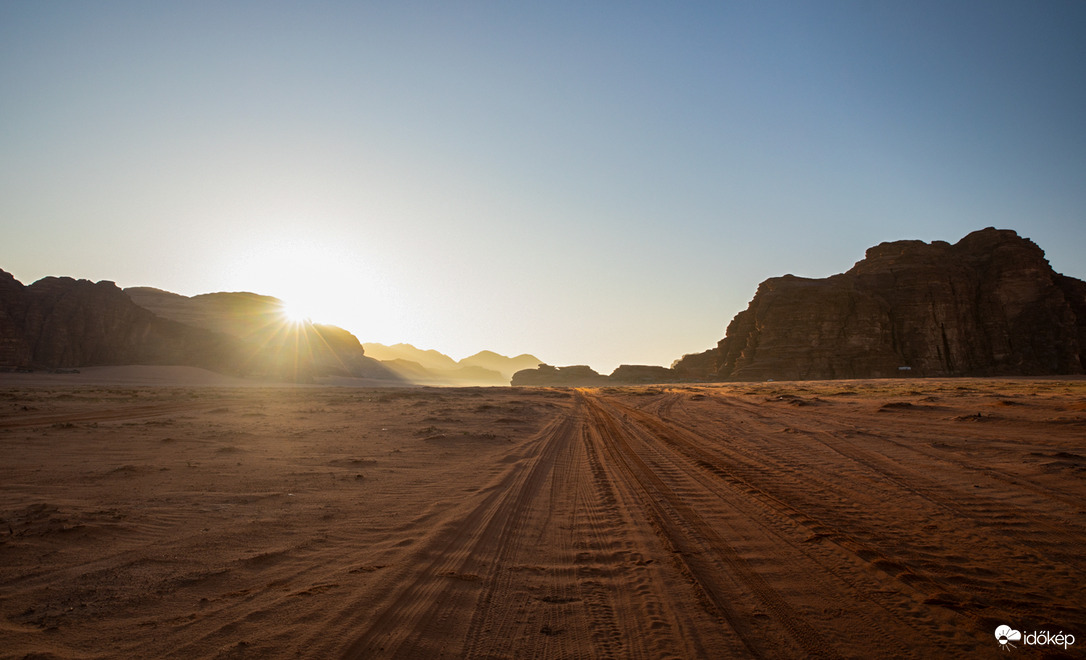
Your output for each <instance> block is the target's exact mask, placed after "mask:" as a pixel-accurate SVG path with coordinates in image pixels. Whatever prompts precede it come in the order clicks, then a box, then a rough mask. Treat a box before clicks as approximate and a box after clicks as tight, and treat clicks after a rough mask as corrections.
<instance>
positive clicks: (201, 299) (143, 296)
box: [124, 287, 400, 382]
mask: <svg viewBox="0 0 1086 660" xmlns="http://www.w3.org/2000/svg"><path fill="white" fill-rule="evenodd" d="M124 293H125V294H126V295H127V296H128V297H129V298H131V299H132V301H133V302H135V303H136V304H137V305H139V306H140V307H142V308H144V309H146V310H148V311H151V312H153V313H154V314H155V315H157V316H160V317H162V318H164V319H170V320H172V321H177V322H178V323H183V324H185V325H187V326H193V327H197V328H203V329H205V330H210V331H213V332H216V333H221V334H223V335H226V336H228V337H231V338H234V339H236V340H237V343H238V345H239V347H240V351H239V352H238V354H237V355H236V359H237V360H238V361H239V362H240V365H241V372H242V373H243V374H244V375H247V376H257V377H262V378H273V379H277V380H288V381H298V382H308V381H311V380H312V379H313V378H315V377H319V376H350V377H359V378H377V379H382V380H400V377H399V376H397V375H396V374H395V373H393V372H392V371H391V370H390V369H389V368H388V367H386V366H384V365H382V364H381V363H380V362H379V361H377V360H374V359H373V358H370V357H367V356H366V351H365V349H364V348H363V347H362V344H361V342H359V341H358V338H357V337H355V336H354V335H353V334H351V333H350V332H348V331H347V330H344V329H343V328H339V327H337V326H333V325H324V324H319V323H312V322H310V321H304V322H292V321H289V320H288V319H287V318H286V317H285V316H284V314H283V301H281V300H279V299H278V298H273V297H272V296H263V295H259V294H255V293H248V292H231V293H226V292H219V293H205V294H202V295H199V296H192V297H191V298H190V297H188V296H182V295H179V294H176V293H171V292H169V291H162V290H160V289H154V288H151V287H133V288H128V289H125V290H124Z"/></svg>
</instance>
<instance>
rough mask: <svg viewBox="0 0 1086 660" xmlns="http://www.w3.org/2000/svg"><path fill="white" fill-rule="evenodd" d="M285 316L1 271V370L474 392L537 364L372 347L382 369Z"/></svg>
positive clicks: (278, 307)
mask: <svg viewBox="0 0 1086 660" xmlns="http://www.w3.org/2000/svg"><path fill="white" fill-rule="evenodd" d="M283 312H284V303H283V302H282V301H281V300H279V299H277V298H274V297H272V296H265V295H260V294H256V293H249V292H218V293H207V294H202V295H198V296H191V297H189V296H184V295H181V294H177V293H172V292H170V291H165V290H162V289H157V288H154V287H146V286H141V287H130V288H127V289H124V290H122V289H120V288H119V287H117V285H116V284H114V283H113V282H109V281H101V282H97V283H95V282H90V281H88V280H75V279H72V278H69V277H46V278H43V279H41V280H38V281H37V282H35V283H33V284H31V285H29V286H24V285H23V284H22V283H20V282H19V281H18V280H16V279H15V278H14V277H13V276H12V275H11V274H9V273H7V272H4V271H2V270H0V368H26V369H57V368H73V367H76V368H77V367H86V366H111V365H126V364H146V365H164V366H165V365H176V366H196V367H201V368H205V369H210V370H212V371H217V372H220V373H226V374H231V375H238V376H246V377H256V378H261V379H271V380H281V381H293V382H312V381H313V380H314V379H315V378H320V377H325V376H338V377H343V376H345V377H352V378H364V379H376V380H378V381H385V382H388V383H415V384H422V385H459V386H466V385H508V384H509V379H510V377H511V376H512V372H513V371H515V370H516V369H517V368H519V367H520V366H523V365H527V364H531V365H532V366H534V365H536V364H539V360H537V359H536V358H534V357H532V356H530V355H520V356H517V357H516V358H507V357H505V356H502V355H498V354H497V353H493V352H491V351H482V352H480V353H478V354H476V355H474V356H472V357H471V358H465V360H462V361H461V362H459V363H458V362H457V361H455V360H453V359H452V358H450V357H449V356H447V355H444V354H442V353H439V352H438V351H434V350H429V351H423V350H420V349H417V348H415V347H414V346H411V345H409V344H397V345H395V346H393V347H385V346H382V345H381V344H372V345H371V346H373V347H374V349H375V350H376V351H377V353H378V355H380V356H381V357H383V358H386V359H387V361H382V360H381V359H377V358H376V357H373V356H369V355H367V354H366V349H365V348H364V347H363V345H362V343H361V342H360V341H359V340H358V338H357V337H355V336H354V335H353V334H351V333H350V332H348V331H346V330H344V329H342V328H338V327H335V326H331V325H322V324H315V323H311V322H308V321H306V322H300V323H295V322H290V321H289V320H288V319H287V318H286V316H285V315H284V313H283ZM405 356H406V357H405ZM408 358H411V359H408Z"/></svg>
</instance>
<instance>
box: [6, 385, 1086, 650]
mask: <svg viewBox="0 0 1086 660" xmlns="http://www.w3.org/2000/svg"><path fill="white" fill-rule="evenodd" d="M129 377H131V376H129ZM4 382H5V383H7V385H5V387H6V389H0V456H2V457H3V461H2V462H0V494H2V500H0V501H2V504H0V518H2V520H0V657H3V658H23V657H38V658H47V657H53V658H106V657H176V658H198V657H208V658H211V657H223V658H230V657H261V658H264V657H360V658H361V657H392V656H396V657H441V656H448V657H488V658H524V657H555V658H557V657H621V658H666V657H684V658H687V657H712V658H718V657H767V658H778V657H783V658H789V657H797V658H802V657H856V658H871V657H915V658H933V657H999V656H998V655H997V654H999V653H1000V645H999V643H998V642H997V641H996V639H995V637H994V635H993V632H994V630H995V628H996V627H997V626H999V625H1001V624H1009V625H1011V626H1012V627H1014V628H1016V629H1019V630H1022V631H1023V632H1030V631H1034V630H1049V631H1051V632H1052V633H1056V632H1057V631H1062V632H1065V633H1066V632H1070V633H1072V634H1074V635H1075V636H1076V638H1077V640H1078V641H1077V642H1076V644H1075V645H1074V646H1072V647H1071V648H1070V649H1068V653H1069V654H1070V656H1071V657H1081V655H1082V649H1083V648H1084V647H1086V598H1084V597H1083V588H1082V585H1083V584H1084V579H1086V565H1084V562H1083V559H1082V553H1083V548H1084V547H1086V517H1084V512H1086V482H1084V477H1086V382H1084V381H1082V380H1017V381H999V380H923V381H838V382H819V383H766V384H750V385H746V384H736V385H721V386H678V387H666V388H665V387H655V388H654V387H636V388H635V387H631V388H604V389H600V390H581V391H576V390H552V389H533V388H525V389H517V388H493V389H428V388H427V389H380V390H378V389H357V388H269V387H264V388H254V387H244V388H241V387H230V388H223V387H206V386H200V387H196V386H186V385H183V384H178V385H177V386H175V387H129V386H122V385H120V384H116V383H119V382H121V381H112V382H107V381H100V382H99V383H98V384H97V385H91V384H89V379H84V380H83V381H82V382H83V383H84V384H82V385H76V384H69V385H63V384H57V383H53V382H45V381H43V380H41V379H40V378H39V379H37V380H34V379H33V378H30V379H29V380H27V379H23V380H22V381H19V382H13V381H12V380H11V379H10V378H8V379H7V380H5V381H4ZM31 382H33V383H36V385H33V386H32V385H31V384H30V383H31ZM43 382H45V385H44V386H43V385H42V384H43ZM1016 644H1017V648H1016V649H1015V650H1014V652H1015V654H1016V655H1015V656H1014V657H1038V653H1039V652H1040V651H1041V650H1047V651H1053V650H1054V647H1046V648H1045V649H1041V648H1039V647H1029V646H1026V645H1025V644H1023V643H1022V642H1017V643H1016Z"/></svg>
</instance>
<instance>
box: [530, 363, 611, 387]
mask: <svg viewBox="0 0 1086 660" xmlns="http://www.w3.org/2000/svg"><path fill="white" fill-rule="evenodd" d="M607 382H608V381H607V376H602V375H600V374H599V373H597V372H596V370H595V369H593V368H592V367H588V366H585V365H574V366H571V367H552V366H551V365H549V364H541V365H539V366H538V367H536V368H535V369H521V370H520V371H518V372H516V373H515V374H513V380H512V384H513V386H514V387H520V386H526V385H537V386H538V385H544V386H551V387H590V386H593V385H604V384H606V383H607Z"/></svg>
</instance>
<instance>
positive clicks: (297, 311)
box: [280, 301, 312, 324]
mask: <svg viewBox="0 0 1086 660" xmlns="http://www.w3.org/2000/svg"><path fill="white" fill-rule="evenodd" d="M280 313H281V314H282V315H283V318H284V319H286V321H287V322H289V323H294V324H299V323H306V322H312V319H311V317H310V314H309V312H308V310H307V309H306V308H305V307H304V306H302V305H299V304H297V303H293V302H285V301H284V302H283V307H282V310H281V311H280Z"/></svg>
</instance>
